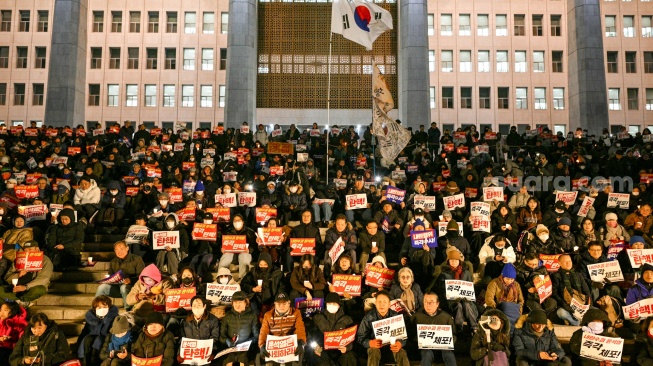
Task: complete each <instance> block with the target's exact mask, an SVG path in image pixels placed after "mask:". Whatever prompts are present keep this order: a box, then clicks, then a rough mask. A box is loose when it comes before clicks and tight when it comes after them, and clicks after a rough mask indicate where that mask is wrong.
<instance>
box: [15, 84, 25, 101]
mask: <svg viewBox="0 0 653 366" xmlns="http://www.w3.org/2000/svg"><path fill="white" fill-rule="evenodd" d="M14 105H25V84H14Z"/></svg>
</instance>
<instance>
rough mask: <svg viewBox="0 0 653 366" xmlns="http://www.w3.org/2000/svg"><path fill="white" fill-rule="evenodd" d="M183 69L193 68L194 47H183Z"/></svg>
mask: <svg viewBox="0 0 653 366" xmlns="http://www.w3.org/2000/svg"><path fill="white" fill-rule="evenodd" d="M184 70H195V49H194V48H184Z"/></svg>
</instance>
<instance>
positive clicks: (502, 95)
mask: <svg viewBox="0 0 653 366" xmlns="http://www.w3.org/2000/svg"><path fill="white" fill-rule="evenodd" d="M497 103H498V108H499V109H508V107H509V105H510V88H508V87H498V88H497Z"/></svg>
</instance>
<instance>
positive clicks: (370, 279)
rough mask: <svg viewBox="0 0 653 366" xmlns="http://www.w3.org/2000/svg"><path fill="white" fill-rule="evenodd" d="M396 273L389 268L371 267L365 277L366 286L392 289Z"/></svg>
mask: <svg viewBox="0 0 653 366" xmlns="http://www.w3.org/2000/svg"><path fill="white" fill-rule="evenodd" d="M394 277H395V271H394V270H392V269H389V268H378V267H376V266H370V267H369V269H368V271H367V275H366V276H365V284H366V285H367V286H372V287H376V288H383V287H388V288H389V287H390V286H392V282H393V281H394Z"/></svg>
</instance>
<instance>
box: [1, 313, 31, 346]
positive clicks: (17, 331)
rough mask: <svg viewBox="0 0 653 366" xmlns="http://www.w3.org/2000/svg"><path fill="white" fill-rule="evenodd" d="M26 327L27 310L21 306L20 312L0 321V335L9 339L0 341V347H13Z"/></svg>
mask: <svg viewBox="0 0 653 366" xmlns="http://www.w3.org/2000/svg"><path fill="white" fill-rule="evenodd" d="M26 328H27V311H26V310H25V309H24V308H23V307H22V306H21V307H20V312H19V313H18V314H16V315H14V316H12V317H11V318H7V319H5V320H2V321H0V337H5V336H9V339H8V340H6V341H3V342H0V348H9V349H13V348H14V347H15V346H16V343H18V340H19V339H20V338H21V337H22V336H23V333H25V329H26Z"/></svg>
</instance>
